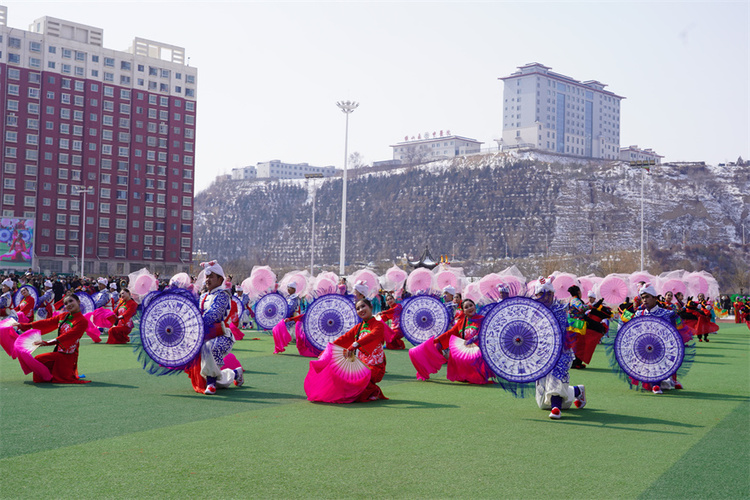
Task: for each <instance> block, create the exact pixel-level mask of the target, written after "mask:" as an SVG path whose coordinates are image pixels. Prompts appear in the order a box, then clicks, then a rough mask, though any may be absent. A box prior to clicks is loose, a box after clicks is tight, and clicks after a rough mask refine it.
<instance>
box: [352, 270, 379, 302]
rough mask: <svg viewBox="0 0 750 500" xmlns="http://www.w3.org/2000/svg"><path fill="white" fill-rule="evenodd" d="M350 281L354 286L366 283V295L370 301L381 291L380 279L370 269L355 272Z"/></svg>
mask: <svg viewBox="0 0 750 500" xmlns="http://www.w3.org/2000/svg"><path fill="white" fill-rule="evenodd" d="M350 281H351V285H352V286H354V285H355V284H356V283H357V282H358V281H364V282H365V285H367V293H366V294H365V297H367V298H368V299H371V298H373V297H374V296H375V295H377V293H378V291H379V290H380V279H379V278H378V275H377V274H375V273H374V272H372V271H370V270H369V269H360V270H359V271H357V272H355V273H354V274H352V275H351V278H350Z"/></svg>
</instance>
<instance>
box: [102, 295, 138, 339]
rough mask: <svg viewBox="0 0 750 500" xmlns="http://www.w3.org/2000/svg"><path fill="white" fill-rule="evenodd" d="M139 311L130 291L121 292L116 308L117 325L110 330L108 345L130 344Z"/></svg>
mask: <svg viewBox="0 0 750 500" xmlns="http://www.w3.org/2000/svg"><path fill="white" fill-rule="evenodd" d="M137 310H138V304H136V303H135V300H133V298H132V297H131V296H130V290H128V289H127V288H123V289H122V290H121V291H120V300H118V301H117V305H116V306H115V316H116V318H117V319H116V320H115V324H114V326H113V327H112V328H110V329H109V335H108V337H107V344H127V343H128V342H130V331H131V330H132V329H133V316H135V313H136V311H137Z"/></svg>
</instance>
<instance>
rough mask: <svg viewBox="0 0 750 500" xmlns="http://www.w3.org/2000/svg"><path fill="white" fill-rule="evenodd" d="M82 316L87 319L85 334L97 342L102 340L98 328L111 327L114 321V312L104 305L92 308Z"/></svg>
mask: <svg viewBox="0 0 750 500" xmlns="http://www.w3.org/2000/svg"><path fill="white" fill-rule="evenodd" d="M83 317H84V318H86V319H87V320H89V323H88V325H87V326H86V335H88V336H89V337H91V340H93V341H94V342H95V343H97V344H98V343H99V342H101V341H102V339H101V335H102V334H101V332H100V331H99V328H111V327H112V325H113V324H114V322H115V313H114V312H112V310H111V309H105V308H104V307H100V308H98V309H94V310H93V311H91V312H90V313H86V314H84V315H83Z"/></svg>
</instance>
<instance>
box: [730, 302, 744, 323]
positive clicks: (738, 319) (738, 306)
mask: <svg viewBox="0 0 750 500" xmlns="http://www.w3.org/2000/svg"><path fill="white" fill-rule="evenodd" d="M743 305H744V304H743V303H742V302H741V301H740V299H735V301H734V304H732V306H733V307H734V322H735V323H742V322H743V320H744V318H743V314H742V306H743Z"/></svg>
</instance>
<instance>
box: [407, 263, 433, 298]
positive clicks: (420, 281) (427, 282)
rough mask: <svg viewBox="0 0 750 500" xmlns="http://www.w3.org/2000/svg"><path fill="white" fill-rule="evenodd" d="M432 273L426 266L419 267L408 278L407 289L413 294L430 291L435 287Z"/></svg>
mask: <svg viewBox="0 0 750 500" xmlns="http://www.w3.org/2000/svg"><path fill="white" fill-rule="evenodd" d="M432 278H433V275H432V273H431V272H430V271H429V270H428V269H425V268H424V267H419V268H417V269H415V270H413V271H412V272H411V274H410V275H409V277H408V278H407V279H406V289H407V290H408V291H409V293H411V294H417V293H424V292H429V291H430V290H432V289H433V286H432Z"/></svg>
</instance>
